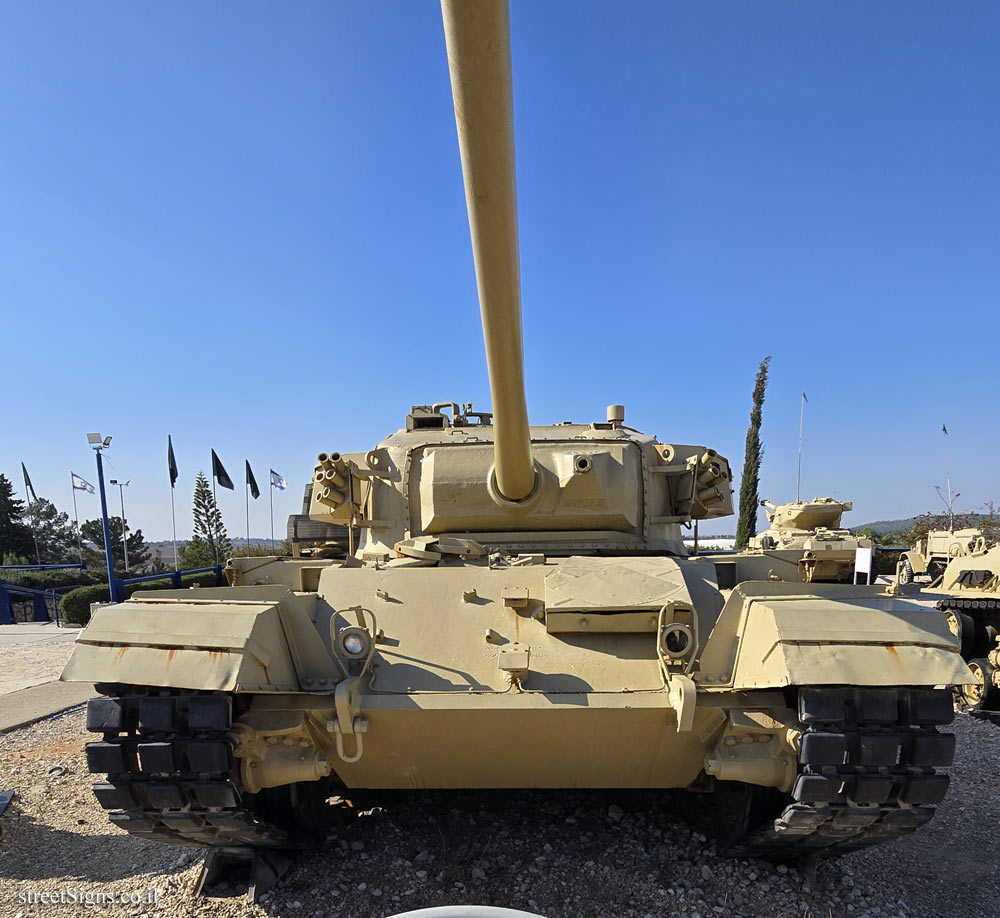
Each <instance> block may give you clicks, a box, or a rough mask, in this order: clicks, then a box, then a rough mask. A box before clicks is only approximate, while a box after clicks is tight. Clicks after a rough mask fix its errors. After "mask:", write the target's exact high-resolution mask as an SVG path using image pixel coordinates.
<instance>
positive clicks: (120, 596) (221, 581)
mask: <svg viewBox="0 0 1000 918" xmlns="http://www.w3.org/2000/svg"><path fill="white" fill-rule="evenodd" d="M209 573H214V574H215V585H216V586H225V585H226V577H225V575H224V574H223V573H222V565H221V564H213V565H212V566H211V567H192V568H188V569H187V570H184V571H167V572H166V573H162V574H145V575H143V576H142V577H125V578H119V577H116V578H115V579H114V581H113V582H112V585H111V601H112V602H124V601H125V584H127V583H152V582H153V581H154V580H169V581H170V583H171V585H172V586H173V587H174V588H175V589H178V590H179V589H181V587H183V585H184V584H183V582H182V580H181V578H182V577H186V576H188V575H189V574H209Z"/></svg>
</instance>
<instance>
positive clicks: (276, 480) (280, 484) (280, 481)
mask: <svg viewBox="0 0 1000 918" xmlns="http://www.w3.org/2000/svg"><path fill="white" fill-rule="evenodd" d="M271 487H272V488H277V489H278V490H279V491H284V490H285V488H286V487H287V485H286V484H285V479H284V478H282V477H281V476H280V475H279V474H278V473H277V472H276V471H275V470H274V469H271Z"/></svg>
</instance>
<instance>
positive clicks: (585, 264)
mask: <svg viewBox="0 0 1000 918" xmlns="http://www.w3.org/2000/svg"><path fill="white" fill-rule="evenodd" d="M511 26H512V40H513V59H514V84H515V86H514V98H515V122H516V125H515V126H516V135H517V156H518V181H519V205H520V226H521V252H522V282H523V297H524V333H525V350H526V371H527V386H528V401H529V407H530V415H531V418H532V420H533V421H534V422H535V423H549V422H552V421H558V420H568V419H573V420H583V421H589V420H595V419H603V416H604V409H605V405H607V404H608V403H610V402H623V403H624V404H625V405H626V407H627V421H628V423H630V424H632V425H634V426H636V427H639V428H642V429H644V430H646V431H648V432H652V433H656V434H658V435H659V436H660V438H661V439H663V440H665V441H668V442H669V441H674V442H689V443H692V442H693V443H704V444H706V445H709V446H712V447H714V448H716V449H718V450H719V451H720V452H722V453H724V454H726V455H728V456H729V457H730V458H731V459H732V460H733V462H734V464H735V465H736V466H737V467H738V466H739V465H740V464H741V460H742V454H743V442H744V436H745V432H746V424H747V416H748V411H749V407H750V405H749V395H750V389H751V386H752V382H753V375H754V372H755V369H756V366H757V364H758V362H759V361H760V359H761V358H762V357H764V356H765V355H768V354H770V355H772V356H773V362H772V378H771V384H770V386H769V389H768V399H767V403H766V405H765V411H764V418H765V422H764V431H763V434H764V441H765V455H764V468H763V476H762V477H763V480H762V487H761V492H762V496H766V497H769V498H771V499H773V500H775V501H779V500H786V499H792V498H793V497H794V491H795V463H796V457H795V453H796V439H797V434H798V421H799V394H800V392H802V391H803V390H805V391H806V392H807V393H808V397H809V404H808V406H807V409H806V412H807V413H806V425H805V452H804V458H803V475H802V479H803V481H802V489H803V492H804V495H805V496H809V497H811V496H813V495H818V494H836V496H838V497H842V498H850V499H853V500H854V502H855V506H856V508H857V509H856V510H855V512H854V513H853V514H852V515H851V516H850V517H849V518H848V522H854V523H860V522H864V521H867V520H871V519H880V518H892V517H898V516H906V515H910V514H912V513H916V512H920V511H923V510H926V509H930V508H934V507H935V506H936V505H938V500H937V496H936V495H935V492H934V490H933V486H934V485H935V484H941V485H943V484H944V475H945V472H944V453H943V437H942V434H941V425H942V423H947V425H948V429H949V431H950V437H949V441H948V446H949V448H950V456H951V473H952V479H953V482H954V485H955V488H956V489H957V490H959V491H961V492H962V496H961V498H960V499H959V501H958V505H959V506H960V507H963V508H972V507H975V506H977V505H980V504H982V503H983V502H984V501H986V500H987V499H990V498H995V497H1000V471H998V469H1000V462H998V460H997V457H998V455H1000V425H998V424H997V406H998V388H1000V386H998V380H997V370H996V366H995V348H996V341H997V333H998V331H1000V321H998V318H997V303H998V293H1000V257H998V256H1000V248H998V219H1000V149H998V147H1000V143H998V141H1000V119H998V113H1000V106H998V99H1000V46H998V45H1000V42H998V35H1000V4H997V3H995V2H992V0H980V2H961V0H952V2H948V3H941V2H930V3H929V2H916V0H900V2H891V0H882V2H879V3H871V2H870V0H858V2H847V0H836V2H833V0H828V2H822V0H809V2H805V0H797V2H790V0H789V2H763V0H762V2H754V3H740V2H706V0H692V2H683V3H682V2H651V3H630V4H620V3H611V2H601V3H598V2H555V0H545V2H525V0H515V2H514V3H513V4H512V10H511ZM0 309H2V328H3V342H4V348H3V358H2V361H0V368H2V369H0V373H2V376H0V380H2V400H0V405H2V407H0V422H2V423H0V431H2V434H0V471H3V472H5V473H6V474H8V475H9V476H11V477H13V478H14V480H15V483H16V484H18V485H20V468H19V463H20V462H21V461H22V460H23V461H24V462H25V463H26V464H27V466H28V469H29V471H30V473H31V475H32V479H33V482H34V485H35V488H36V490H37V491H38V493H39V495H41V496H45V497H49V498H51V499H52V500H54V501H55V502H56V504H57V505H58V506H60V507H61V508H63V509H69V510H71V506H72V505H71V499H70V498H71V495H70V489H69V474H70V471H71V470H73V471H76V472H78V473H80V474H83V475H85V476H86V477H88V478H89V479H90V480H91V481H93V480H94V477H95V473H94V460H93V454H92V452H91V451H90V450H89V449H88V448H87V444H86V439H85V434H86V433H87V432H88V431H100V432H101V433H102V434H111V435H113V437H114V442H113V445H112V447H111V449H110V450H109V451H108V453H107V456H108V459H109V461H110V462H111V463H112V464H113V465H112V467H111V468H109V470H108V477H109V478H110V477H119V476H120V477H122V478H128V479H131V482H132V484H131V486H130V489H129V491H128V496H127V502H128V506H127V509H128V511H129V512H128V516H129V519H130V523H131V524H132V525H133V526H140V527H141V528H142V529H143V530H144V532H145V534H146V535H147V537H149V538H168V537H169V534H170V513H169V499H168V498H169V493H168V490H169V489H168V484H167V472H166V440H167V434H168V433H170V434H172V435H173V437H174V444H175V449H176V453H177V460H178V464H179V466H180V473H181V477H180V480H179V481H178V490H177V498H178V530H179V535H182V536H186V535H187V534H188V533H189V531H190V510H189V506H190V495H191V489H192V486H193V480H194V475H195V473H196V472H197V471H198V469H205V470H206V471H207V470H208V469H209V450H210V449H211V448H213V447H214V448H215V449H216V450H217V451H218V453H219V455H220V456H221V457H222V460H223V462H224V463H225V464H226V466H227V468H228V470H229V473H230V474H231V475H232V477H233V478H234V479H235V480H236V481H237V485H238V490H237V492H236V493H235V494H230V493H229V492H224V493H223V494H222V495H220V502H221V505H222V509H223V512H224V514H225V517H226V520H227V523H228V526H229V530H230V533H231V534H235V535H238V534H240V533H241V532H243V529H244V523H243V512H244V511H243V495H242V493H241V491H240V490H239V484H240V483H241V482H242V473H243V460H244V458H249V459H250V461H251V463H252V465H253V467H254V470H255V472H256V474H257V479H258V481H260V482H261V484H262V485H265V489H264V493H263V495H262V499H261V500H260V501H258V503H257V505H255V507H254V508H253V511H252V512H253V522H252V532H253V534H254V535H255V536H264V535H266V534H267V525H268V523H267V502H266V501H267V493H266V481H267V470H268V468H269V467H273V468H275V469H277V470H278V471H279V472H280V473H281V474H283V475H284V476H285V478H286V479H287V480H288V483H289V489H288V491H286V492H285V493H284V494H281V495H276V501H275V518H276V520H277V521H278V530H279V532H283V530H284V519H285V517H286V515H287V514H288V513H289V512H293V511H297V508H298V506H299V504H300V501H301V493H302V487H303V485H304V484H305V482H306V481H307V480H308V477H309V475H310V474H311V470H312V466H313V463H314V461H315V454H316V453H317V452H318V451H319V450H332V449H339V450H345V451H353V450H363V449H367V448H370V447H371V446H372V445H374V444H375V443H376V442H378V440H379V439H381V437H382V436H384V435H386V434H388V433H389V432H391V431H393V430H395V429H397V428H398V427H399V426H401V424H402V422H403V418H404V415H405V413H406V411H407V410H408V408H409V406H410V405H411V404H415V403H427V402H432V401H444V400H455V401H460V402H461V401H469V400H473V401H475V402H476V403H477V405H478V406H480V407H482V408H486V407H487V405H488V402H489V389H488V384H487V379H486V373H485V368H484V358H483V348H482V341H481V335H480V330H479V320H478V308H477V305H476V294H475V281H474V274H473V266H472V258H471V251H470V245H469V238H468V226H467V222H466V215H465V204H464V197H463V193H462V185H461V169H460V164H459V158H458V150H457V142H456V137H455V125H454V114H453V110H452V105H451V94H450V87H449V83H448V73H447V66H446V59H445V50H444V40H443V34H442V27H441V18H440V11H439V8H438V6H437V4H436V3H433V2H402V0H399V2H391V3H390V2H376V3H373V2H360V0H358V2H351V3H345V2H336V3H334V2H296V3H276V2H271V3H261V2H245V0H241V2H221V0H216V2H212V3H208V4H205V3H194V2H179V3H172V4H151V3H143V4H127V3H120V2H114V3H111V2H106V0H94V2H90V3H87V4H70V3H65V2H51V0H32V2H30V3H27V2H22V3H13V2H11V3H4V4H2V5H0ZM116 496H117V495H116ZM96 508H97V501H96V498H92V497H88V496H82V497H81V515H86V516H94V515H96ZM734 526H735V524H734V522H732V521H721V523H719V524H718V530H717V531H727V530H732V529H733V528H734Z"/></svg>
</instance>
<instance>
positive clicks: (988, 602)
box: [937, 596, 1000, 614]
mask: <svg viewBox="0 0 1000 918" xmlns="http://www.w3.org/2000/svg"><path fill="white" fill-rule="evenodd" d="M937 608H938V609H940V610H941V611H942V612H949V611H954V612H993V613H996V614H1000V598H994V597H989V598H986V599H973V598H971V597H970V598H968V599H966V598H965V597H962V596H949V597H948V598H947V599H941V600H939V601H938V603H937Z"/></svg>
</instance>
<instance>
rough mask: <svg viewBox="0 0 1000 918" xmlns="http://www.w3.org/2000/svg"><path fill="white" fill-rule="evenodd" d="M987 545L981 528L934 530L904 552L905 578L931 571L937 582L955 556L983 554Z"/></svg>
mask: <svg viewBox="0 0 1000 918" xmlns="http://www.w3.org/2000/svg"><path fill="white" fill-rule="evenodd" d="M986 547H987V541H986V538H985V536H984V535H983V533H982V530H980V529H972V528H968V529H933V530H931V531H930V532H928V533H927V535H925V536H924V537H923V538H921V539H918V540H917V543H916V545H914V546H913V548H911V549H910V550H909V551H905V552H903V554H902V555H900V562H901V563H902V565H903V568H902V575H903V579H904V581H905V582H910V581H912V580H913V578H914V575H916V574H927V575H928V576H929V577H930V578H931V582H933V581H935V580H937V579H938V578H939V577H940V576H941V575H942V574H943V573H944V569H945V568H946V567H947V566H948V563H949V562H950V561H951V560H952V559H954V558H964V557H966V556H967V555H972V554H979V553H982V552H983V551H985V550H986Z"/></svg>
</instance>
